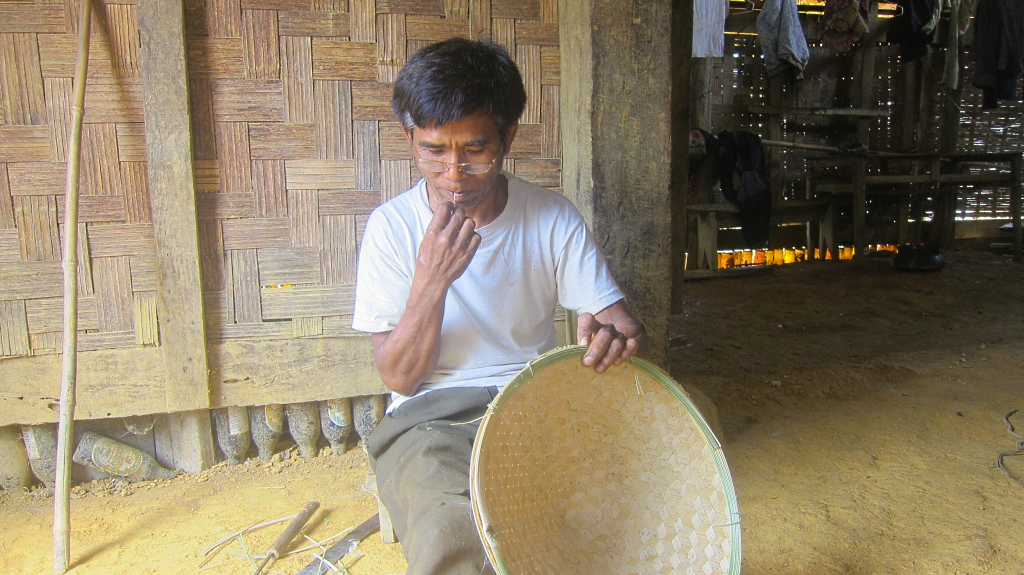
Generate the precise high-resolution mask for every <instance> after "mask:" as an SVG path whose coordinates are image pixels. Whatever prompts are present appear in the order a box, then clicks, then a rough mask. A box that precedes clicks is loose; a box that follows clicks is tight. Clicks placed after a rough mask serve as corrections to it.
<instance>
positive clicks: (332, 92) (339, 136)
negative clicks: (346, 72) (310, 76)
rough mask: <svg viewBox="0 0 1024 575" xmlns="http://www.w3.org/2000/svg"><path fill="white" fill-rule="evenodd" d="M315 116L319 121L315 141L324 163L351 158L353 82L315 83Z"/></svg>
mask: <svg viewBox="0 0 1024 575" xmlns="http://www.w3.org/2000/svg"><path fill="white" fill-rule="evenodd" d="M313 116H314V118H316V119H317V122H316V127H317V134H316V142H317V152H318V157H319V158H320V159H321V160H342V159H351V158H352V90H351V82H347V81H334V80H316V81H314V82H313Z"/></svg>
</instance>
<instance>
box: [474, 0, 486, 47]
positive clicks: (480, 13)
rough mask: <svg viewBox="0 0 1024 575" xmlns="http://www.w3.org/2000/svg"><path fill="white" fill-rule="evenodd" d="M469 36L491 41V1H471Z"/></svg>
mask: <svg viewBox="0 0 1024 575" xmlns="http://www.w3.org/2000/svg"><path fill="white" fill-rule="evenodd" d="M469 35H470V36H472V37H473V38H477V39H479V40H483V41H490V40H491V0H469Z"/></svg>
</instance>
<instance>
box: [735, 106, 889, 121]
mask: <svg viewBox="0 0 1024 575" xmlns="http://www.w3.org/2000/svg"><path fill="white" fill-rule="evenodd" d="M747 111H748V112H750V113H751V114H764V115H782V116H851V117H863V118H887V117H888V116H889V112H888V110H870V109H865V108H801V107H798V106H756V105H750V106H747Z"/></svg>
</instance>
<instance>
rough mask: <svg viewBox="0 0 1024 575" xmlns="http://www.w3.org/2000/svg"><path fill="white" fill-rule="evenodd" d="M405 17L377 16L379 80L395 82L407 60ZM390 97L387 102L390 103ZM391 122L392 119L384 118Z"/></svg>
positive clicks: (393, 15)
mask: <svg viewBox="0 0 1024 575" xmlns="http://www.w3.org/2000/svg"><path fill="white" fill-rule="evenodd" d="M406 54H407V52H406V35H405V16H404V15H403V14H380V15H378V16H377V62H378V66H377V80H378V81H379V82H394V81H395V78H397V77H398V71H399V70H401V69H402V66H404V65H405V60H406ZM390 99H391V98H390V95H389V97H388V98H387V99H386V100H383V101H385V102H386V101H390ZM384 119H388V120H390V119H391V118H384Z"/></svg>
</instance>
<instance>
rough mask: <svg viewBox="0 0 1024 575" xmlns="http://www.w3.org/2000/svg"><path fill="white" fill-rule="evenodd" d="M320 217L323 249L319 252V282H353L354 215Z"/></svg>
mask: <svg viewBox="0 0 1024 575" xmlns="http://www.w3.org/2000/svg"><path fill="white" fill-rule="evenodd" d="M320 219H321V227H322V228H323V249H322V251H321V253H320V259H321V264H320V267H321V269H322V274H321V278H320V280H321V283H323V284H324V285H331V284H352V283H355V281H356V219H355V216H352V215H337V216H322V217H321V218H320Z"/></svg>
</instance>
